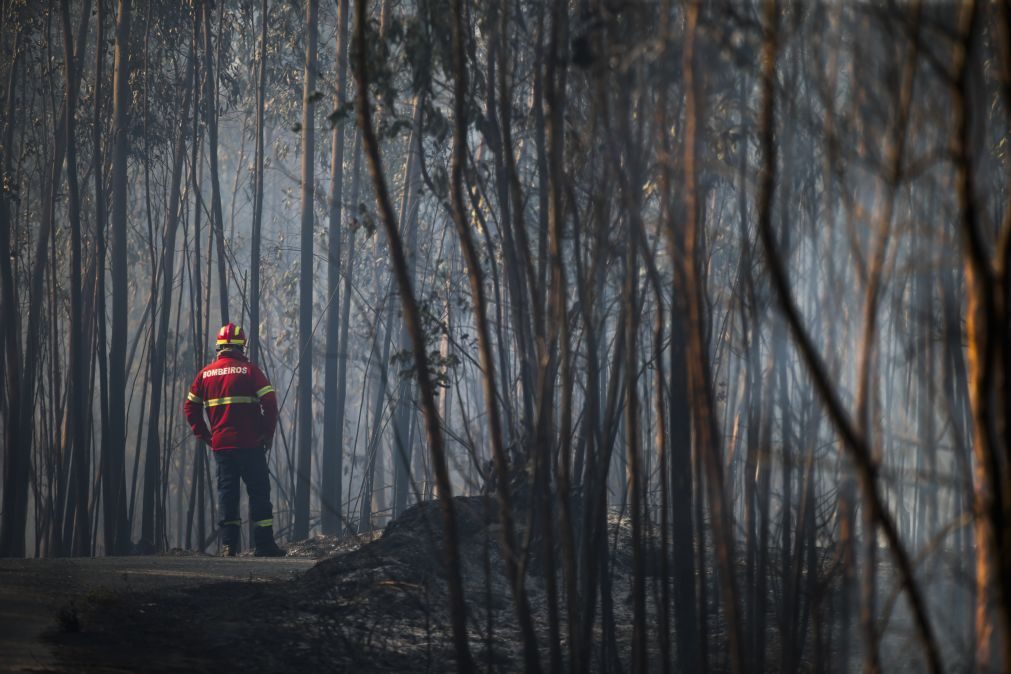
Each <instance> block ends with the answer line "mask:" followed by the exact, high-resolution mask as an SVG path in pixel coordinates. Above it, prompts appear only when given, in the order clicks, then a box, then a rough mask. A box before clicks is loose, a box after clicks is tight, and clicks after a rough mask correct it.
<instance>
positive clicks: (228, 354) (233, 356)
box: [218, 349, 249, 362]
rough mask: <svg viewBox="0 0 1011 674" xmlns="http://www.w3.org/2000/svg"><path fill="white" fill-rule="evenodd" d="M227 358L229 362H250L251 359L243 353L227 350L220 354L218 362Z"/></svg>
mask: <svg viewBox="0 0 1011 674" xmlns="http://www.w3.org/2000/svg"><path fill="white" fill-rule="evenodd" d="M225 358H227V359H228V360H241V361H243V362H249V358H247V357H246V354H244V353H242V352H241V351H236V350H235V349H225V350H224V351H220V352H218V360H222V359H225Z"/></svg>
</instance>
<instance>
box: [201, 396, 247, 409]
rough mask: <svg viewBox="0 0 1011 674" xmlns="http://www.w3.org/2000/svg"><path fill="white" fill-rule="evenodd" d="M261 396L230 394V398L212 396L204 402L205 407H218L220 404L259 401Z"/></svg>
mask: <svg viewBox="0 0 1011 674" xmlns="http://www.w3.org/2000/svg"><path fill="white" fill-rule="evenodd" d="M258 402H260V399H259V398H254V397H253V396H230V397H228V398H211V399H210V400H208V401H207V402H205V403H204V407H217V406H218V405H236V404H241V403H258Z"/></svg>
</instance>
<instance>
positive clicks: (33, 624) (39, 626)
mask: <svg viewBox="0 0 1011 674" xmlns="http://www.w3.org/2000/svg"><path fill="white" fill-rule="evenodd" d="M314 563H315V561H314V560H309V559H290V558H286V559H256V558H252V557H249V558H245V557H238V558H233V559H219V558H214V557H204V556H183V557H172V556H157V557H102V558H97V559H44V560H35V559H19V560H0V672H24V671H32V672H65V671H78V669H77V667H75V666H74V665H73V661H74V656H73V655H72V651H73V648H74V643H73V636H74V630H75V628H76V627H77V626H76V625H75V624H74V623H75V621H76V619H77V609H78V608H79V607H81V606H83V605H85V604H88V603H91V602H95V601H117V600H120V599H122V598H123V597H126V596H142V595H144V594H145V593H147V592H149V591H159V592H160V591H162V590H168V591H171V590H173V589H180V590H182V589H189V588H195V587H200V586H202V585H209V584H220V583H222V582H227V581H245V582H254V583H255V582H265V581H268V580H272V579H289V578H292V577H293V576H295V575H297V574H299V573H301V572H303V571H305V570H307V569H308V568H310V567H311V566H312V565H313V564H314ZM138 610H139V611H140V612H141V613H143V612H144V608H143V607H140V608H138ZM61 614H62V618H61V619H58V615H61ZM82 630H83V632H84V633H86V632H87V625H84V626H83V628H82ZM54 635H59V638H54ZM89 659H90V658H89ZM98 664H99V663H97V662H95V661H91V662H87V663H84V662H82V663H81V668H82V669H86V670H87V671H96V665H98ZM131 669H133V666H132V665H131V664H130V663H128V662H126V663H124V662H115V661H114V660H110V662H109V664H108V666H107V667H105V666H100V667H99V668H98V670H97V671H102V670H104V671H129V670H131Z"/></svg>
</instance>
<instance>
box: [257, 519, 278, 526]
mask: <svg viewBox="0 0 1011 674" xmlns="http://www.w3.org/2000/svg"><path fill="white" fill-rule="evenodd" d="M254 524H255V525H256V526H258V527H272V526H274V518H273V517H271V518H270V519H266V520H257V521H256V522H254Z"/></svg>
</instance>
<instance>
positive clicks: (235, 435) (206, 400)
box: [183, 350, 277, 450]
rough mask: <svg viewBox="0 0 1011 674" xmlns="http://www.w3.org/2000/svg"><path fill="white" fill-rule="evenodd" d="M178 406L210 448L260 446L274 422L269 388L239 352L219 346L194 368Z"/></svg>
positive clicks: (266, 440) (274, 409) (270, 433)
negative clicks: (206, 361) (212, 358)
mask: <svg viewBox="0 0 1011 674" xmlns="http://www.w3.org/2000/svg"><path fill="white" fill-rule="evenodd" d="M183 408H184V410H185V412H186V420H187V421H188V422H189V424H190V428H192V429H193V434H194V435H195V436H197V437H198V438H200V439H202V440H204V441H205V442H208V443H210V445H211V448H212V449H214V450H222V449H249V448H252V447H262V446H264V445H265V444H269V443H270V441H271V439H272V438H273V437H274V429H275V428H276V426H277V394H276V393H275V391H274V387H273V386H271V385H270V381H269V380H268V379H267V377H266V375H264V374H263V372H261V371H260V368H258V367H256V366H255V365H253V364H252V363H250V362H249V360H248V359H247V358H246V357H245V355H243V354H242V353H240V352H238V351H232V350H225V351H222V352H221V354H220V355H219V357H218V359H217V360H216V361H214V362H213V363H211V364H210V365H208V366H207V367H205V368H204V369H203V370H201V371H200V372H199V373H197V377H196V379H194V380H193V385H192V386H191V387H190V392H189V394H188V395H187V396H186V402H185V403H184V404H183ZM205 411H206V413H207V418H209V419H210V421H211V426H210V429H208V428H207V423H206V422H205V420H204V412H205Z"/></svg>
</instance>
